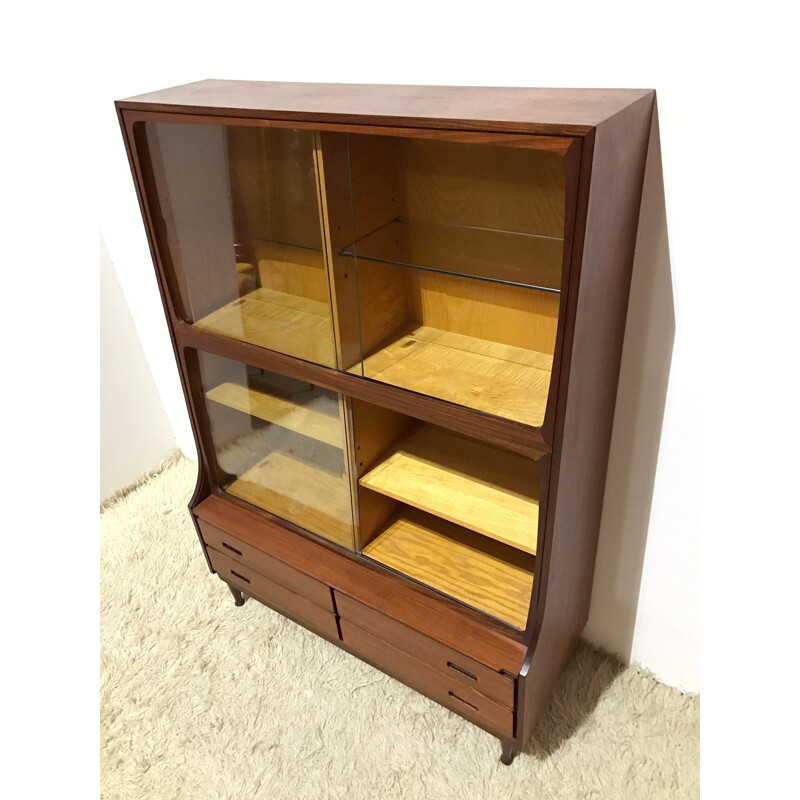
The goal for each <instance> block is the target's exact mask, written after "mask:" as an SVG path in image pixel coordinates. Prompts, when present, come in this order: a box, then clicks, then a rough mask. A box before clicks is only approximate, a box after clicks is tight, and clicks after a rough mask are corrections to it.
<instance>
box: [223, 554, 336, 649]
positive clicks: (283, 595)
mask: <svg viewBox="0 0 800 800" xmlns="http://www.w3.org/2000/svg"><path fill="white" fill-rule="evenodd" d="M208 557H209V559H210V560H211V565H212V566H213V567H214V569H215V570H216V572H217V575H219V576H220V578H222V579H223V580H225V581H228V582H229V583H232V584H234V585H235V586H237V587H238V588H240V589H244V591H245V592H247V593H248V594H250V595H252V596H253V597H255V598H256V600H260V601H261V602H262V603H264V605H267V606H269V607H270V608H274V609H275V610H276V611H280V612H281V613H282V614H284V615H286V616H287V617H290V618H292V619H294V620H296V621H297V622H299V623H301V624H302V625H305V626H306V627H308V628H310V629H311V630H313V631H316V632H317V633H321V634H322V635H323V636H326V637H327V638H329V639H334V640H338V639H339V629H338V626H337V625H336V616H335V614H334V613H333V603H332V601H331V595H330V591H329V592H328V605H327V607H324V608H323V607H322V606H319V605H317V604H316V603H313V602H311V600H309V599H308V598H306V597H301V596H300V595H299V594H295V593H294V592H292V591H290V590H289V589H287V588H286V587H285V586H282V585H281V584H280V583H276V582H275V581H272V580H270V579H269V578H265V577H264V576H263V575H259V573H257V572H255V571H254V570H252V569H250V568H249V567H247V566H244V565H242V564H240V563H239V562H238V561H234V560H233V559H232V558H229V557H228V556H226V555H223V554H222V553H218V552H217V551H216V550H213V549H212V548H210V547H209V548H208Z"/></svg>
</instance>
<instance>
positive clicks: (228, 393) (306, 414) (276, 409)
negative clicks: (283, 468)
mask: <svg viewBox="0 0 800 800" xmlns="http://www.w3.org/2000/svg"><path fill="white" fill-rule="evenodd" d="M206 397H207V398H208V399H209V400H213V401H214V402H215V403H220V404H222V405H224V406H227V407H228V408H235V409H236V410H237V411H242V412H244V413H245V414H250V416H252V417H258V419H263V420H265V421H266V422H272V423H273V424H275V425H280V426H281V427H282V428H288V429H289V430H290V431H295V432H296V433H302V434H303V435H304V436H310V437H311V438H312V439H316V440H317V441H318V442H325V444H329V445H331V446H333V447H338V448H340V449H341V448H342V447H343V441H342V425H341V421H340V420H339V419H338V418H337V417H333V416H330V415H328V414H322V413H320V412H319V411H316V410H315V409H313V408H307V407H306V406H301V405H298V404H297V403H292V402H291V401H289V400H284V399H283V398H282V397H275V396H273V395H270V394H266V393H264V392H259V391H256V390H255V389H249V388H247V387H246V386H242V385H241V384H238V383H221V384H220V385H219V386H215V387H214V388H213V389H211V390H209V391H207V392H206Z"/></svg>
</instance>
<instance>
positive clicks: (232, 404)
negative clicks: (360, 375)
mask: <svg viewBox="0 0 800 800" xmlns="http://www.w3.org/2000/svg"><path fill="white" fill-rule="evenodd" d="M193 360H194V361H195V363H196V365H197V368H198V370H199V378H200V380H199V384H200V386H199V388H200V392H201V395H202V397H201V398H200V402H201V405H202V407H203V408H204V409H205V413H206V416H207V430H208V437H209V439H210V444H211V451H212V452H213V454H214V461H215V467H216V472H217V476H218V484H219V486H220V488H221V489H223V490H224V491H225V492H227V493H228V494H230V495H233V496H234V497H238V498H239V499H240V500H245V501H246V502H248V503H251V504H252V505H254V506H257V507H258V508H261V509H263V510H265V511H268V512H270V513H272V514H275V515H276V516H279V517H281V518H283V519H286V520H289V521H290V522H292V523H294V524H295V525H299V526H300V527H301V528H304V529H305V530H308V531H310V532H312V533H315V534H317V535H319V536H322V537H323V538H325V539H328V540H330V541H332V542H335V543H336V544H339V545H342V546H343V547H347V548H349V549H352V548H353V513H352V503H351V492H350V468H349V462H348V457H347V452H346V438H345V427H344V426H345V411H344V401H343V399H342V398H341V397H340V396H339V395H337V394H336V393H335V392H331V391H328V390H325V389H321V388H320V387H317V386H313V385H312V384H309V383H306V382H304V381H299V380H296V379H294V378H288V377H286V376H283V375H278V374H277V373H273V372H268V371H266V370H263V369H258V368H256V367H251V366H248V365H245V364H240V363H238V362H236V361H231V360H229V359H225V358H221V357H219V356H214V355H211V354H209V353H204V352H198V353H196V354H195V355H194V359H193Z"/></svg>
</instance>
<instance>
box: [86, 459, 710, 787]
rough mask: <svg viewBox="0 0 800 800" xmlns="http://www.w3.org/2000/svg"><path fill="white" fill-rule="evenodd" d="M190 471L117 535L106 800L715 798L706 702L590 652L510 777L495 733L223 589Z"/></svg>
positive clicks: (115, 514) (109, 533) (137, 500)
mask: <svg viewBox="0 0 800 800" xmlns="http://www.w3.org/2000/svg"><path fill="white" fill-rule="evenodd" d="M195 475H196V464H195V463H194V462H192V461H189V460H187V459H184V458H174V459H172V460H171V461H170V462H168V463H167V464H166V465H164V467H163V468H162V469H161V470H160V471H159V472H157V473H156V474H155V475H151V476H149V477H148V478H147V480H144V481H143V482H141V483H140V484H139V485H138V486H137V487H136V488H135V489H133V490H132V491H130V492H129V493H128V494H126V495H124V496H121V497H117V498H115V499H114V500H113V501H112V502H111V503H107V504H106V505H105V507H104V508H103V511H102V522H101V633H100V635H101V684H100V685H101V747H102V752H101V758H102V762H101V788H102V797H104V798H108V800H111V798H124V799H125V800H135V798H191V800H201V799H202V798H213V800H227V799H228V798H230V799H231V800H234V799H235V800H250V798H270V799H272V798H277V799H279V800H284V798H285V799H286V800H301V799H304V798H309V799H310V798H314V799H315V800H317V799H318V798H347V800H359V799H360V798H368V799H369V800H384V798H404V800H405V799H406V798H412V799H413V800H428V798H431V799H433V798H435V799H436V800H448V799H449V798H459V800H483V799H484V798H485V799H486V800H515V798H548V799H552V800H555V798H564V799H565V800H567V798H568V799H569V800H576V798H594V799H598V800H599V798H614V800H623V799H625V800H627V799H628V798H631V799H632V798H648V800H655V798H670V800H678V799H679V798H686V797H697V796H698V794H699V775H698V773H699V698H698V697H696V696H687V695H684V694H681V693H680V692H679V691H677V690H675V689H671V688H668V687H666V686H664V685H662V684H660V683H659V682H658V681H656V680H655V679H654V678H653V677H651V676H650V675H648V674H646V673H644V672H643V671H641V670H640V669H637V668H627V669H625V668H623V667H622V665H620V664H619V663H618V662H617V661H615V660H613V659H612V658H609V657H608V656H606V655H605V654H602V653H600V652H597V651H595V650H593V649H592V648H590V647H589V646H587V645H583V646H582V647H581V648H580V650H579V651H578V653H577V655H576V656H575V657H574V658H573V660H572V662H571V664H570V666H569V668H568V670H567V672H566V674H565V675H564V677H563V680H562V681H561V684H560V686H559V687H558V689H557V691H556V694H555V697H554V699H553V702H552V703H551V704H550V708H549V709H548V712H547V714H546V715H545V718H544V719H543V720H542V721H541V722H540V724H539V726H538V728H537V729H536V731H535V732H534V736H533V738H532V740H531V741H530V742H529V743H528V745H527V747H526V749H525V751H524V752H523V753H522V754H521V755H520V756H518V757H517V759H516V760H515V761H514V763H513V764H512V765H511V766H510V767H504V766H502V765H501V764H500V762H499V760H498V758H499V755H500V745H499V743H498V742H497V740H495V739H494V738H493V737H491V736H490V735H489V734H488V733H484V732H483V731H481V730H480V729H478V728H475V727H473V726H472V725H470V724H468V723H467V722H464V721H463V720H461V719H460V718H459V717H457V716H456V715H455V714H451V713H450V712H449V711H447V710H445V709H444V708H442V707H441V706H438V705H436V704H435V703H433V702H432V701H430V700H428V699H427V698H425V697H423V696H422V695H419V694H417V693H416V692H414V691H412V690H411V689H408V688H406V687H405V686H403V685H402V684H400V683H398V682H396V681H394V680H392V679H391V678H389V677H387V676H385V675H383V674H382V673H380V672H378V671H377V670H375V669H373V668H372V667H369V666H367V665H366V664H364V663H362V662H361V661H359V660H358V659H356V658H354V657H353V656H350V655H349V654H347V653H345V652H343V651H341V650H339V649H338V648H337V647H335V646H334V645H332V644H330V643H328V642H325V641H323V640H322V639H320V638H318V637H316V636H314V635H313V634H311V633H308V632H307V631H306V630H304V629H303V628H301V627H299V626H298V625H295V624H294V623H293V622H289V621H288V620H286V619H284V618H283V617H281V616H280V615H279V614H277V613H275V612H273V611H271V610H270V609H268V608H265V607H264V606H262V605H261V604H259V603H257V602H255V601H254V600H248V601H247V603H246V604H245V605H244V607H242V608H236V607H235V606H234V604H233V598H232V597H231V595H230V593H229V591H228V589H227V587H226V586H225V585H224V584H223V583H222V582H221V581H220V580H219V579H218V578H216V577H215V576H212V575H210V574H209V572H208V570H207V568H206V565H205V561H204V559H203V556H202V553H201V551H200V547H199V545H198V542H197V538H196V535H195V532H194V529H193V527H192V525H191V523H190V520H189V515H188V513H187V510H186V503H187V502H188V499H189V497H190V495H191V492H192V490H193V487H194V482H195Z"/></svg>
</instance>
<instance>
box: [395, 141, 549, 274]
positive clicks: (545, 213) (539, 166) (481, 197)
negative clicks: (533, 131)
mask: <svg viewBox="0 0 800 800" xmlns="http://www.w3.org/2000/svg"><path fill="white" fill-rule="evenodd" d="M399 173H400V175H401V176H402V188H403V191H402V193H401V212H402V217H403V219H407V220H414V221H424V222H429V223H436V224H440V225H450V226H454V227H464V228H468V229H481V230H494V231H498V232H505V233H517V234H530V235H534V234H535V235H538V236H544V237H554V238H557V239H562V238H563V237H564V169H563V166H562V159H561V156H560V154H559V153H553V152H548V151H545V150H535V149H530V148H524V147H493V146H491V145H487V144H466V143H463V142H459V143H454V142H442V141H428V140H424V139H404V140H402V143H401V147H400V152H399ZM559 266H560V265H559Z"/></svg>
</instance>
